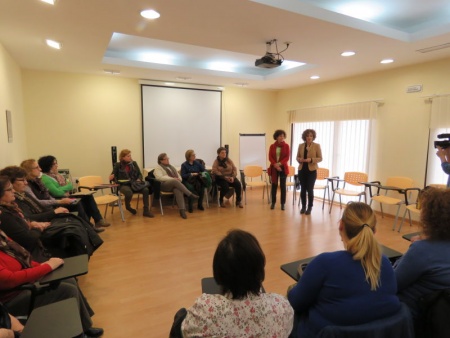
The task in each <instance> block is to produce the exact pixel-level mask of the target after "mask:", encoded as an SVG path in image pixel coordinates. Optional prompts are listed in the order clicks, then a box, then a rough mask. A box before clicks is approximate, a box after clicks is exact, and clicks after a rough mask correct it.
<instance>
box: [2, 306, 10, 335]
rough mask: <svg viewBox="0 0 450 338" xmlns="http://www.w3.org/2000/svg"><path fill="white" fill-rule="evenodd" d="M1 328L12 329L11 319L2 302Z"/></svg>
mask: <svg viewBox="0 0 450 338" xmlns="http://www.w3.org/2000/svg"><path fill="white" fill-rule="evenodd" d="M0 328H2V329H11V319H10V318H9V313H8V310H7V309H6V307H5V306H4V305H3V304H2V303H0Z"/></svg>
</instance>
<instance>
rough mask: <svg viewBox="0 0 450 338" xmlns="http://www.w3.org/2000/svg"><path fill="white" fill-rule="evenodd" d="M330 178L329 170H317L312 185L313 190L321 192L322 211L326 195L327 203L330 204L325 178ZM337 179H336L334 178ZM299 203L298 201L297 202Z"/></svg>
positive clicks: (328, 189)
mask: <svg viewBox="0 0 450 338" xmlns="http://www.w3.org/2000/svg"><path fill="white" fill-rule="evenodd" d="M329 176H330V170H329V169H326V168H318V169H317V179H316V183H315V184H314V190H323V200H322V210H323V209H324V207H325V196H326V195H327V194H328V203H330V187H329V185H328V180H327V178H328V177H329ZM335 178H337V177H335ZM299 202H300V201H299Z"/></svg>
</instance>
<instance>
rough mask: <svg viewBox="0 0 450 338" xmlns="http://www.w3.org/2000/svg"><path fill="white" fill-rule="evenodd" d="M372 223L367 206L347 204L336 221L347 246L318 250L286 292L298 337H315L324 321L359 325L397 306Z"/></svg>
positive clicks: (391, 278)
mask: <svg viewBox="0 0 450 338" xmlns="http://www.w3.org/2000/svg"><path fill="white" fill-rule="evenodd" d="M376 223H377V220H376V217H375V213H374V212H373V211H372V209H371V208H370V206H369V205H367V204H365V203H360V202H357V203H349V204H348V205H347V207H346V209H345V211H344V213H343V215H342V218H341V220H340V222H339V234H340V236H341V238H342V241H343V242H344V246H345V250H343V251H336V252H327V253H322V254H320V255H318V256H317V257H316V258H315V259H314V260H313V261H311V263H309V264H308V266H307V267H306V269H305V271H304V272H303V274H302V276H301V278H300V280H299V282H298V284H297V285H296V286H294V287H293V288H292V289H291V291H290V292H289V293H288V299H289V302H290V303H291V306H292V307H293V308H294V310H295V312H296V315H297V316H299V317H300V319H299V325H298V329H297V334H298V336H299V337H301V338H308V337H315V336H316V335H317V334H318V333H319V332H320V331H321V329H322V328H324V327H325V326H328V325H338V326H339V325H340V326H347V325H359V324H364V323H368V322H371V321H374V320H377V319H381V318H386V317H389V316H392V315H394V314H396V313H397V312H398V311H400V309H401V304H400V301H399V299H398V298H397V296H396V293H397V283H396V280H395V275H394V270H393V269H392V266H391V263H390V262H389V260H388V258H387V257H385V256H384V255H382V252H381V248H380V246H379V244H378V242H377V240H376V239H375V237H374V234H375V230H376Z"/></svg>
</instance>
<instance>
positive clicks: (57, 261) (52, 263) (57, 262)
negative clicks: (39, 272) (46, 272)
mask: <svg viewBox="0 0 450 338" xmlns="http://www.w3.org/2000/svg"><path fill="white" fill-rule="evenodd" d="M42 264H48V265H50V267H51V268H52V271H53V270H55V269H56V268H58V267H60V266H61V265H63V264H64V261H63V260H62V259H61V258H56V257H52V258H50V259H49V260H48V261H47V262H44V263H42Z"/></svg>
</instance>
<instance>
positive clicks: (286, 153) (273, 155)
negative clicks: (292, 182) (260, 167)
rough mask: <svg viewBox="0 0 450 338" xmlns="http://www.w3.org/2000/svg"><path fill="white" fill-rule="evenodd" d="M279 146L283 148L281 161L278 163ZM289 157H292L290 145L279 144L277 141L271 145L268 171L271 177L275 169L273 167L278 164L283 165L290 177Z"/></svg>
mask: <svg viewBox="0 0 450 338" xmlns="http://www.w3.org/2000/svg"><path fill="white" fill-rule="evenodd" d="M279 146H281V152H280V159H279V160H278V161H277V147H279ZM289 157H290V149H289V144H287V143H286V142H283V143H281V144H278V142H277V141H275V142H274V143H273V144H271V145H270V148H269V162H270V167H269V170H268V173H269V175H271V172H272V169H274V166H273V165H274V164H276V163H281V165H282V166H283V168H284V172H285V174H286V175H289V164H288V162H289Z"/></svg>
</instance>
